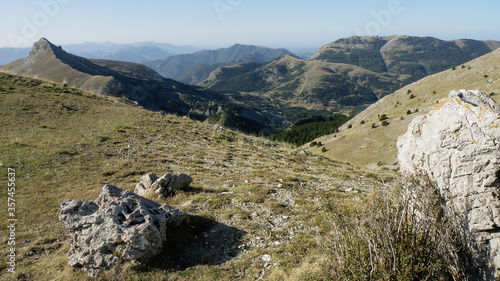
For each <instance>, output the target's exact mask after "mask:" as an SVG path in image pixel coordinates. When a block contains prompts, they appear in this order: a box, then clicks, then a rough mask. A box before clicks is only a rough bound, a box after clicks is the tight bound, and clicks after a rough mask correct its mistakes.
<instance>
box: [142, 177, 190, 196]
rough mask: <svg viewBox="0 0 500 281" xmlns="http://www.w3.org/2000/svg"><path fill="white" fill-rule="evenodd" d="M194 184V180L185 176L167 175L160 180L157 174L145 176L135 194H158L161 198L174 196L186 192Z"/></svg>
mask: <svg viewBox="0 0 500 281" xmlns="http://www.w3.org/2000/svg"><path fill="white" fill-rule="evenodd" d="M191 182H193V179H192V178H191V177H190V176H188V175H185V174H178V175H172V174H165V175H164V176H162V177H161V178H158V177H157V176H156V175H155V174H145V175H144V176H142V177H141V179H140V181H139V183H138V184H137V185H136V186H135V189H134V192H135V193H136V194H137V195H140V196H145V195H147V194H158V196H160V197H167V196H169V195H172V194H174V193H175V191H177V190H186V189H188V188H189V185H190V184H191Z"/></svg>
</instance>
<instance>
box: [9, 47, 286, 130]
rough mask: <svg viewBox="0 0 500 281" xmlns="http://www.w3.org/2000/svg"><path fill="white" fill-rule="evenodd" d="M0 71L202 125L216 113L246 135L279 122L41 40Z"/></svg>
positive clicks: (137, 67) (145, 71)
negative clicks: (182, 118) (131, 103)
mask: <svg viewBox="0 0 500 281" xmlns="http://www.w3.org/2000/svg"><path fill="white" fill-rule="evenodd" d="M0 71H5V72H9V73H13V74H19V75H27V76H31V77H36V78H43V79H46V80H49V81H52V82H56V83H61V84H64V85H66V86H67V87H75V88H79V89H82V90H85V91H92V92H95V93H98V94H102V95H106V96H113V97H119V98H122V99H124V100H125V101H128V102H133V103H135V104H137V105H139V106H142V107H144V108H146V109H148V110H153V111H162V112H171V113H177V114H181V115H189V116H190V117H192V118H195V119H200V120H205V119H207V118H208V117H211V116H213V115H215V114H217V113H219V115H220V114H223V115H224V118H222V119H221V118H218V121H219V120H220V121H221V123H222V124H223V125H225V126H228V127H230V128H234V129H239V130H242V131H245V132H248V133H255V134H260V133H263V132H268V131H272V130H274V129H273V128H274V127H275V126H282V122H283V121H282V120H281V119H280V118H279V117H276V116H274V115H271V114H269V113H267V112H261V110H260V109H256V108H249V107H247V106H245V105H236V104H235V103H232V102H231V100H230V97H227V96H224V95H221V94H219V93H216V92H213V91H209V90H205V89H201V88H199V87H194V86H189V85H186V84H183V83H180V82H177V81H175V80H172V79H168V78H163V77H161V76H160V75H159V74H158V73H156V72H155V71H154V70H152V69H150V68H148V67H146V66H144V65H142V64H137V63H129V62H121V61H111V60H98V59H85V58H82V57H78V56H75V55H72V54H70V53H67V52H65V51H64V50H63V49H62V48H61V47H57V46H55V45H54V44H52V43H50V42H49V41H48V40H47V39H45V38H42V39H40V40H39V41H38V42H37V43H35V44H34V45H33V48H32V50H31V52H30V53H29V55H28V57H26V58H24V59H20V60H17V61H14V62H12V63H10V64H8V65H5V66H2V67H0Z"/></svg>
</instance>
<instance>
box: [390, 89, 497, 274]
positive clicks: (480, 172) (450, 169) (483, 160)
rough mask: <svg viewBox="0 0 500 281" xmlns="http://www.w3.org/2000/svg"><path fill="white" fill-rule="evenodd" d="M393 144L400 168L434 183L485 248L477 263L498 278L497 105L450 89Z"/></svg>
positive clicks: (485, 97)
mask: <svg viewBox="0 0 500 281" xmlns="http://www.w3.org/2000/svg"><path fill="white" fill-rule="evenodd" d="M397 147H398V158H399V163H400V166H401V170H402V171H403V172H405V173H415V172H418V171H420V172H423V173H424V174H427V175H428V176H429V177H430V178H431V179H432V180H433V181H435V182H436V183H437V186H438V188H439V190H440V193H441V195H442V196H443V198H444V199H445V200H446V202H447V205H448V206H449V207H450V208H453V210H454V212H455V213H456V215H459V216H462V217H463V218H464V219H466V223H467V227H468V230H469V231H470V232H471V233H472V234H473V235H474V237H475V240H476V242H477V244H478V245H479V247H480V249H482V250H483V251H484V252H488V255H487V256H480V254H478V256H477V262H478V266H479V267H484V268H486V272H488V273H487V274H488V275H489V276H490V277H491V276H494V277H495V278H497V277H500V270H499V269H500V199H499V197H498V195H499V194H500V179H499V177H500V105H499V104H497V103H496V102H495V101H494V100H493V99H491V98H490V97H489V96H488V95H486V94H484V93H481V92H479V91H466V90H460V91H452V92H450V95H449V97H448V98H446V99H444V100H442V101H441V102H440V103H439V104H438V106H437V107H436V108H434V109H433V110H431V111H430V112H429V113H428V114H427V115H425V116H418V117H416V118H415V119H414V120H413V121H412V122H411V123H410V126H409V128H408V131H407V132H406V134H404V135H403V136H401V137H400V138H399V139H398V144H397ZM488 278H489V277H488Z"/></svg>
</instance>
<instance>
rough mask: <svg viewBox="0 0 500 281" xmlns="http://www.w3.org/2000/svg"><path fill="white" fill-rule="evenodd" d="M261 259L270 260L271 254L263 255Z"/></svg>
mask: <svg viewBox="0 0 500 281" xmlns="http://www.w3.org/2000/svg"><path fill="white" fill-rule="evenodd" d="M260 259H261V260H263V261H265V262H269V261H271V255H268V254H266V255H263V256H262V257H260Z"/></svg>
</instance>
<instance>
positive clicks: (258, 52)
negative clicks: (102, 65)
mask: <svg viewBox="0 0 500 281" xmlns="http://www.w3.org/2000/svg"><path fill="white" fill-rule="evenodd" d="M285 54H291V53H290V52H289V51H287V50H285V49H271V48H266V47H259V46H253V45H240V44H236V45H233V46H231V47H229V48H221V49H217V50H203V51H198V52H195V53H192V54H182V55H176V56H171V57H168V58H166V59H163V60H155V61H150V62H146V63H145V65H147V66H149V67H151V68H152V69H154V70H155V71H157V72H158V73H159V74H161V75H162V76H164V77H167V78H173V79H177V78H178V77H179V76H181V75H183V72H185V71H189V70H190V69H191V68H192V67H196V66H198V65H216V64H234V63H236V62H245V61H251V62H268V61H271V60H273V59H275V58H277V57H280V56H283V55H285ZM191 72H192V70H191ZM185 75H186V74H184V76H185ZM207 76H208V75H206V76H203V77H201V78H199V79H196V80H193V81H188V80H187V82H192V83H195V82H199V81H202V80H204V79H205V78H206V77H207ZM184 79H185V78H184Z"/></svg>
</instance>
